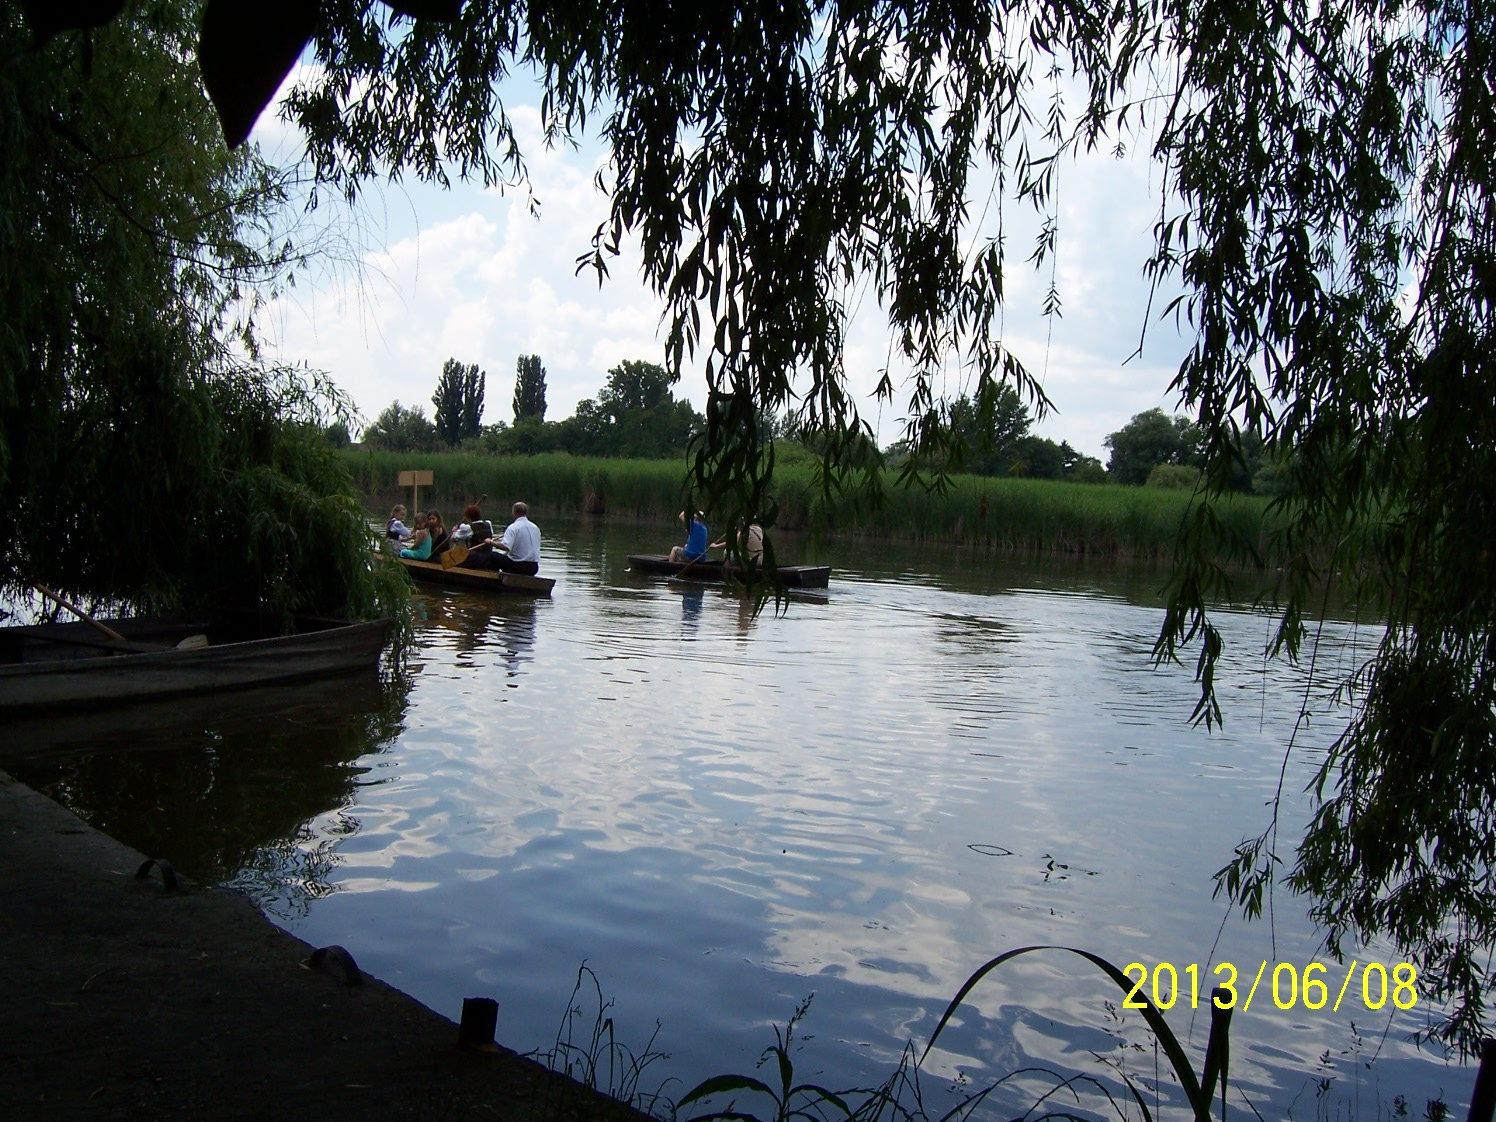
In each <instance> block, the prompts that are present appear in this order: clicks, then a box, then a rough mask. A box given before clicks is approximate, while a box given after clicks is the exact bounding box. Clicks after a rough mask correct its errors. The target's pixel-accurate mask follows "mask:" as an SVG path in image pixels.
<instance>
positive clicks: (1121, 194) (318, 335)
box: [256, 87, 1183, 459]
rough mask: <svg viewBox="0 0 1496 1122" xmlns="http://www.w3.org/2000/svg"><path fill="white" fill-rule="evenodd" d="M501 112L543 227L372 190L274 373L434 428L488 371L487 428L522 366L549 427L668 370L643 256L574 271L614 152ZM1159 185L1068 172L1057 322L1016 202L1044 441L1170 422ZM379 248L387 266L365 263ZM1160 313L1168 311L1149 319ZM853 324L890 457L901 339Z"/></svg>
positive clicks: (273, 341)
mask: <svg viewBox="0 0 1496 1122" xmlns="http://www.w3.org/2000/svg"><path fill="white" fill-rule="evenodd" d="M520 93H521V95H522V96H524V95H527V94H528V90H526V89H525V88H523V87H521V88H520ZM506 104H507V108H508V110H509V113H510V115H511V119H512V120H513V122H514V125H515V129H516V132H517V134H518V136H519V139H520V143H521V146H522V148H523V149H524V150H525V151H526V153H527V154H528V158H529V167H530V172H531V180H532V184H533V189H534V194H535V197H536V198H537V199H538V201H539V205H540V214H539V217H538V218H537V217H536V216H534V215H532V214H531V212H530V209H529V206H528V199H527V196H526V195H525V193H524V192H523V191H514V190H509V191H506V192H501V191H498V190H484V189H483V188H481V187H479V186H476V185H472V184H461V183H459V184H455V185H454V186H453V187H452V189H451V190H450V191H445V192H444V191H441V190H439V189H436V188H432V187H428V186H425V185H420V184H416V185H411V186H409V187H388V188H384V189H382V190H380V189H377V188H376V189H371V190H369V191H367V192H366V194H365V196H364V199H363V201H362V203H361V205H360V207H359V210H358V212H357V213H356V214H352V215H345V216H344V222H345V226H344V229H345V231H346V233H347V239H348V240H349V241H350V242H352V243H353V244H354V245H355V246H358V247H359V248H358V249H357V251H356V252H355V253H354V254H352V256H353V258H354V259H355V260H356V267H354V268H351V269H349V268H345V269H342V270H335V271H333V272H330V273H323V274H321V275H318V276H316V277H313V278H311V279H310V281H309V282H308V281H305V280H304V281H303V283H302V284H301V286H300V287H298V288H297V289H294V290H292V291H291V292H290V293H288V294H286V295H283V296H282V297H281V298H280V299H278V300H277V301H276V302H275V303H274V304H273V305H272V306H271V308H270V309H269V311H270V314H269V315H268V316H266V317H264V321H263V322H264V323H265V324H266V326H267V328H268V330H267V331H266V334H267V336H268V341H269V343H270V347H269V349H270V351H271V354H272V355H273V356H275V357H278V358H280V359H283V360H286V361H306V362H308V363H310V364H311V365H312V366H315V367H319V368H322V369H325V370H326V371H327V372H328V373H329V374H330V375H331V376H332V378H333V380H334V381H335V382H336V383H337V384H338V385H339V386H340V387H341V388H342V389H343V390H345V391H346V392H347V393H349V394H350V395H351V396H352V397H353V399H354V401H355V402H356V404H357V405H358V407H359V409H360V410H361V411H362V412H363V414H364V415H365V417H366V418H369V419H372V418H373V417H374V416H376V415H377V414H378V413H379V411H380V410H382V409H383V408H384V407H385V406H386V405H388V404H389V403H390V402H391V401H394V400H396V399H398V400H400V401H401V402H403V403H405V404H407V405H421V406H423V407H425V408H426V409H427V412H428V414H429V412H430V407H429V406H430V397H431V394H432V392H433V390H434V388H435V385H436V380H437V377H438V375H439V374H440V371H441V367H442V364H443V362H445V360H446V359H448V358H457V359H459V360H461V361H463V362H476V363H478V364H479V365H480V366H481V367H482V368H483V369H485V370H486V371H487V372H488V379H489V380H488V391H487V410H486V413H485V419H486V420H489V421H495V420H501V419H502V420H508V419H509V401H510V396H511V394H512V389H513V379H514V367H515V359H516V358H517V356H519V355H520V354H539V355H540V356H541V358H542V359H543V360H544V362H545V366H546V372H547V398H548V403H549V408H548V411H547V416H548V417H550V418H551V419H553V420H555V419H560V418H562V417H565V416H567V415H569V414H570V413H571V412H572V410H573V409H574V408H575V406H576V403H577V402H578V401H579V400H581V399H582V398H584V397H593V396H595V395H596V393H597V391H598V390H599V389H600V388H601V386H602V385H603V382H604V380H605V378H606V372H607V370H608V369H609V368H610V367H611V366H613V365H616V364H617V363H618V362H620V361H622V360H624V359H645V360H648V361H661V360H662V358H663V344H662V339H663V331H662V329H661V325H660V312H661V304H660V301H659V300H658V299H657V298H656V297H655V296H654V295H653V294H652V293H651V292H649V291H648V290H647V288H646V287H645V286H644V284H643V283H642V281H641V279H640V267H639V260H638V257H637V254H636V253H633V252H631V251H630V248H629V247H627V246H626V247H625V255H624V256H623V257H621V258H618V259H614V260H613V261H612V262H611V263H610V276H609V277H608V279H607V280H606V281H605V282H604V283H603V285H602V286H601V288H599V286H598V284H597V281H596V277H595V275H594V274H593V273H592V271H591V270H590V269H588V270H585V271H584V272H583V273H581V274H580V275H579V274H578V273H577V272H576V258H577V257H578V255H580V254H584V253H587V252H589V251H590V249H591V239H592V235H593V231H594V230H595V229H596V228H597V226H598V224H599V223H600V222H602V221H603V220H604V218H605V217H606V215H607V202H606V199H605V198H604V197H603V196H602V195H601V194H600V193H599V192H598V191H597V189H596V187H595V185H594V175H595V173H596V171H597V169H598V167H599V166H600V161H601V160H602V154H601V152H600V151H599V150H598V149H597V148H596V147H595V146H594V147H585V148H583V149H581V150H571V149H546V148H545V146H544V144H543V143H542V139H541V135H540V121H539V113H538V111H537V110H536V108H535V107H534V106H533V105H530V104H525V103H524V102H523V101H520V100H517V99H516V96H515V94H514V93H513V92H510V96H509V101H508V102H507V103H506ZM256 138H257V139H261V140H263V141H265V142H266V144H265V146H266V148H267V150H268V151H269V152H270V153H271V154H272V155H274V154H275V153H276V152H280V153H286V152H289V151H292V150H293V149H294V140H295V138H294V135H293V134H291V133H289V132H288V131H287V130H286V128H285V127H284V126H282V125H281V124H280V123H279V122H278V121H275V120H274V118H273V117H269V116H268V115H267V120H265V121H262V122H261V125H260V128H259V130H257V132H256ZM1152 174H1153V170H1152V168H1151V166H1150V165H1149V163H1148V161H1147V160H1146V159H1128V160H1117V159H1114V158H1113V157H1111V156H1110V155H1108V154H1090V155H1086V156H1084V157H1082V158H1080V159H1079V160H1076V161H1074V162H1071V163H1067V164H1066V166H1064V167H1063V168H1062V169H1061V178H1060V181H1059V192H1058V194H1057V196H1056V201H1057V204H1058V207H1059V216H1060V227H1059V241H1058V247H1057V253H1056V256H1055V259H1054V265H1053V270H1054V272H1053V276H1054V279H1055V283H1056V284H1057V285H1058V287H1059V290H1060V294H1061V299H1062V301H1063V307H1062V312H1061V315H1060V316H1059V317H1058V318H1056V319H1054V320H1053V322H1050V321H1047V320H1046V319H1045V318H1044V316H1043V315H1042V300H1043V297H1044V293H1045V290H1046V289H1047V287H1048V284H1049V281H1050V274H1049V269H1050V266H1048V265H1046V266H1045V271H1044V272H1043V273H1041V274H1038V275H1036V274H1035V272H1034V270H1033V267H1032V266H1031V265H1029V264H1028V263H1027V261H1026V258H1027V257H1028V255H1029V253H1030V252H1031V251H1032V238H1033V234H1034V233H1035V232H1036V231H1037V229H1038V226H1037V220H1036V219H1034V217H1033V216H1032V215H1031V214H1029V213H1028V212H1027V211H1026V210H1025V208H1023V207H1021V206H1018V205H1015V204H1012V203H1009V204H1008V205H1007V210H1006V211H1005V212H1004V213H1003V214H1002V216H1001V217H1002V219H1003V221H1004V223H1005V228H1004V234H1005V236H1006V238H1007V247H1008V255H1009V266H1008V275H1007V278H1006V291H1007V293H1008V296H1009V304H1008V307H1007V309H1006V310H1005V313H1004V316H1003V322H1002V325H1001V329H1002V331H1003V334H1004V339H1005V342H1007V344H1008V345H1009V347H1010V348H1011V349H1012V350H1013V351H1014V352H1015V353H1016V354H1018V356H1019V357H1020V359H1022V360H1023V361H1024V362H1025V364H1026V365H1028V367H1029V368H1030V370H1031V371H1033V372H1034V373H1035V374H1037V375H1039V376H1041V380H1042V381H1043V384H1044V386H1045V389H1046V391H1047V392H1048V394H1049V396H1050V397H1051V399H1052V400H1053V401H1054V403H1055V406H1056V409H1057V412H1056V413H1055V414H1052V415H1051V416H1050V417H1049V418H1048V419H1046V420H1045V421H1044V422H1043V423H1041V424H1040V425H1039V426H1038V428H1037V431H1038V432H1039V433H1041V434H1042V435H1045V436H1049V437H1051V438H1053V439H1056V440H1068V441H1069V442H1070V443H1071V444H1072V445H1074V446H1075V447H1077V448H1078V449H1080V450H1081V451H1083V452H1086V453H1088V454H1091V455H1095V456H1098V457H1101V458H1102V459H1104V458H1105V450H1104V448H1103V447H1102V441H1103V440H1104V438H1105V436H1106V434H1107V433H1109V432H1113V431H1115V430H1116V429H1118V428H1120V427H1121V426H1122V425H1123V424H1125V423H1126V422H1127V420H1128V419H1129V418H1130V417H1131V416H1132V415H1133V414H1134V413H1137V412H1140V411H1142V410H1144V409H1149V408H1152V407H1154V406H1163V407H1164V408H1165V409H1171V408H1173V407H1174V405H1175V404H1176V403H1175V401H1174V400H1173V399H1172V398H1171V397H1170V396H1169V395H1168V393H1167V386H1168V384H1169V382H1170V380H1171V378H1172V377H1173V372H1174V369H1175V368H1176V367H1177V364H1178V358H1179V355H1180V353H1181V350H1182V346H1183V344H1182V342H1181V340H1180V339H1179V338H1178V335H1177V333H1176V331H1175V329H1174V327H1173V326H1172V324H1170V325H1161V324H1158V323H1154V324H1152V325H1149V330H1148V337H1147V346H1146V347H1145V349H1144V352H1143V354H1142V356H1140V357H1133V358H1131V360H1130V361H1129V356H1132V355H1133V352H1134V351H1135V350H1136V349H1137V347H1138V344H1139V339H1140V337H1141V335H1142V332H1143V327H1144V324H1145V320H1146V318H1147V316H1148V315H1149V308H1148V289H1147V284H1146V281H1145V279H1144V277H1143V273H1142V265H1143V262H1144V260H1145V259H1146V257H1147V254H1148V250H1149V247H1150V244H1151V230H1152V225H1153V222H1154V221H1155V220H1156V217H1157V209H1158V190H1157V185H1156V184H1154V183H1152V182H1151V181H1150V176H1151V175H1152ZM996 219H997V215H996V214H995V213H992V214H989V215H988V220H987V223H986V226H987V228H986V229H984V230H983V231H981V233H983V234H991V233H995V232H996ZM379 242H384V243H385V245H384V247H382V248H370V247H371V246H372V245H374V244H376V243H379ZM856 302H857V301H856V300H855V299H854V303H856ZM1165 302H1166V299H1165V298H1158V299H1155V301H1154V304H1153V309H1152V313H1151V314H1152V315H1153V316H1154V317H1155V318H1156V317H1157V315H1158V314H1159V311H1160V310H1161V308H1162V307H1163V305H1164V303H1165ZM860 305H861V307H860V310H859V312H858V314H857V315H856V317H855V318H854V320H853V322H852V324H851V325H850V327H849V330H848V339H847V349H846V356H845V357H846V369H847V373H848V379H849V382H850V384H851V386H852V388H853V390H854V392H855V393H856V394H857V395H858V401H859V405H860V407H862V408H863V410H864V412H865V413H866V414H867V419H868V420H869V421H871V422H873V423H875V424H876V425H877V427H878V429H879V436H880V439H881V440H883V441H885V442H886V441H888V440H891V439H894V438H895V437H896V436H897V435H898V433H899V430H900V427H901V421H902V411H901V410H900V409H898V408H895V407H891V406H884V407H881V408H880V406H879V405H878V403H876V402H874V401H872V400H870V399H869V397H868V396H867V395H869V394H870V393H871V391H872V388H873V386H874V384H875V382H876V380H877V377H878V371H879V370H880V369H881V368H882V367H883V366H884V365H885V364H886V363H887V361H888V357H889V349H888V336H887V332H886V330H885V328H884V325H883V320H882V317H881V313H880V311H879V309H878V308H877V307H876V301H875V300H874V299H873V298H872V296H871V294H870V293H864V294H862V295H861V298H860ZM898 369H899V367H897V366H895V370H896V371H897V370H898ZM896 382H897V376H896ZM963 385H964V383H963V379H962V372H961V371H960V370H959V369H954V368H953V369H952V371H951V373H950V376H949V378H948V380H947V385H946V388H947V389H948V391H949V392H952V393H958V392H960V391H961V389H962V388H963ZM679 392H681V393H683V394H684V395H685V396H688V397H690V398H691V399H692V400H693V401H694V402H695V403H696V405H697V406H698V408H699V407H701V406H702V405H703V404H704V403H705V398H706V387H705V383H704V380H703V379H702V378H701V376H700V375H699V374H697V375H695V376H694V377H691V376H688V377H687V378H686V379H685V380H684V381H683V384H682V385H681V386H680V387H679Z"/></svg>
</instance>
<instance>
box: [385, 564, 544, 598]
mask: <svg viewBox="0 0 1496 1122" xmlns="http://www.w3.org/2000/svg"><path fill="white" fill-rule="evenodd" d="M400 564H402V565H404V566H405V571H406V572H407V573H409V574H410V575H411V578H412V579H413V580H416V581H419V582H420V583H421V584H437V585H442V586H443V587H446V588H465V589H468V590H471V591H477V592H504V593H518V594H519V595H521V596H549V595H550V594H551V589H552V588H554V587H556V580H555V578H554V577H527V576H525V575H524V574H523V573H506V572H503V571H502V570H500V569H464V568H462V567H461V566H459V565H454V566H453V567H452V568H450V569H444V568H442V567H441V565H440V564H439V563H438V562H435V561H415V560H412V559H411V558H409V557H402V558H400Z"/></svg>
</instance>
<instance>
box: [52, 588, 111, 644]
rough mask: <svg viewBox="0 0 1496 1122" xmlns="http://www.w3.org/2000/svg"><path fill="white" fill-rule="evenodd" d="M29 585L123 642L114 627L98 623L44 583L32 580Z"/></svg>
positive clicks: (86, 621) (109, 635)
mask: <svg viewBox="0 0 1496 1122" xmlns="http://www.w3.org/2000/svg"><path fill="white" fill-rule="evenodd" d="M31 587H32V588H34V589H36V590H37V591H38V592H40V593H41V594H42V595H43V596H45V597H46V598H47V599H48V600H51V601H52V602H53V603H54V604H57V605H59V606H61V607H64V608H66V609H67V610H68V611H70V612H72V613H73V614H74V615H75V616H77V617H78V618H79V619H81V620H83V621H84V622H85V623H88V624H91V625H92V626H94V627H96V628H97V629H98V630H99V631H101V632H103V633H104V634H105V635H107V636H108V637H109V638H111V639H113V640H114V641H115V642H116V643H123V642H124V641H125V637H124V636H123V635H121V634H120V633H119V632H118V631H116V630H115V629H114V628H112V627H109V626H108V625H106V624H102V623H100V622H99V621H98V620H96V619H94V617H93V616H91V615H89V614H88V613H87V612H85V611H84V610H83V609H82V608H80V607H78V605H77V604H74V603H73V602H72V601H70V600H64V599H63V598H62V597H61V596H59V595H57V593H55V592H53V591H52V590H51V589H50V588H48V587H47V586H46V585H44V584H37V583H36V582H35V581H32V582H31Z"/></svg>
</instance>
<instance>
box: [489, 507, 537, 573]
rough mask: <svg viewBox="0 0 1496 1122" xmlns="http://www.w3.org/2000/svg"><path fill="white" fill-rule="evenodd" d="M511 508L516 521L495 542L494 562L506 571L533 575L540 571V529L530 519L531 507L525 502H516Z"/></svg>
mask: <svg viewBox="0 0 1496 1122" xmlns="http://www.w3.org/2000/svg"><path fill="white" fill-rule="evenodd" d="M511 510H512V513H513V514H514V521H513V522H511V523H509V525H508V526H505V527H504V533H503V535H502V536H501V537H500V538H499V540H498V541H496V542H494V549H493V555H492V564H493V566H494V568H496V569H503V570H504V571H505V572H506V573H523V574H524V575H525V576H527V577H533V576H534V575H535V574H536V573H538V572H539V571H540V530H539V528H538V527H537V526H536V525H535V523H533V522H531V521H530V508H529V507H528V506H526V505H525V504H524V503H515V504H514V506H513V507H512V508H511Z"/></svg>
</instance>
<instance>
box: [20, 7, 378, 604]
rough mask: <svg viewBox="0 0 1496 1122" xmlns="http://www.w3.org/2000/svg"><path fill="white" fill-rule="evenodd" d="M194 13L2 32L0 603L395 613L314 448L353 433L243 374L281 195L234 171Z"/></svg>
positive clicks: (288, 378)
mask: <svg viewBox="0 0 1496 1122" xmlns="http://www.w3.org/2000/svg"><path fill="white" fill-rule="evenodd" d="M198 14H199V6H198V5H196V4H187V5H178V4H168V3H146V4H135V5H130V6H129V9H128V11H126V12H125V13H124V14H123V15H121V16H120V17H119V18H118V19H116V20H114V21H113V22H110V23H108V24H107V25H105V26H103V27H100V28H97V29H95V30H93V31H91V32H88V33H86V34H64V35H59V36H56V37H55V38H52V39H51V40H50V41H49V42H46V43H45V44H44V45H42V46H40V47H33V42H34V40H33V34H32V31H31V29H30V28H28V26H27V25H26V23H25V22H24V21H23V20H22V18H21V14H20V11H19V10H18V9H17V7H16V6H14V5H7V6H6V7H5V9H4V13H3V15H0V57H3V58H4V59H5V60H6V64H5V66H4V67H3V68H0V134H3V135H4V136H6V137H7V138H8V140H7V148H6V156H5V159H4V160H3V161H0V216H3V219H0V262H3V264H0V504H3V506H4V509H5V510H6V512H7V516H8V517H7V525H6V541H5V548H4V549H3V550H0V588H3V590H4V592H5V593H7V594H9V595H11V596H13V597H19V598H21V601H22V602H24V598H25V595H26V593H27V591H28V588H29V586H30V585H31V584H32V583H40V584H44V585H47V586H49V587H51V588H54V589H57V590H60V591H62V592H64V593H65V594H68V595H69V596H71V597H72V598H73V599H75V600H79V601H84V602H88V603H92V604H97V605H107V606H109V607H110V608H111V609H113V610H120V609H122V610H125V611H136V612H149V611H155V610H162V609H196V608H211V607H221V606H224V605H234V606H240V607H254V608H262V609H269V610H271V611H273V612H276V613H279V614H282V615H283V616H285V617H287V618H289V617H290V616H292V615H294V614H296V613H303V612H304V613H315V614H322V615H338V616H345V617H351V618H367V617H370V616H374V615H384V614H397V615H398V614H401V613H402V612H403V611H404V607H403V605H404V603H405V601H406V599H407V596H406V595H405V587H406V586H405V583H404V581H403V579H402V575H401V574H399V573H396V572H375V571H372V570H371V567H370V565H369V563H368V556H369V554H368V538H367V532H366V529H365V525H364V522H363V519H362V514H361V511H360V509H359V507H358V505H357V503H356V502H355V501H354V498H353V496H352V493H351V490H350V480H349V476H348V474H347V472H346V470H345V468H344V466H343V464H342V463H341V461H339V459H338V458H337V456H336V455H335V454H334V452H333V450H332V449H331V448H330V447H329V444H328V442H327V440H326V439H325V438H324V435H323V434H324V430H325V427H326V424H327V422H328V421H329V419H332V418H334V417H336V416H338V415H339V414H341V415H343V416H344V417H346V416H347V414H348V413H349V412H350V411H349V410H348V409H347V407H346V406H345V405H344V404H343V403H342V402H341V401H340V399H339V398H338V396H337V395H336V393H335V392H334V391H333V390H332V388H331V386H330V384H329V383H328V382H326V380H325V379H322V378H320V377H318V376H316V375H313V374H311V373H309V372H306V371H301V370H295V369H288V368H271V367H269V366H267V365H264V364H262V363H259V362H257V361H255V358H254V345H253V340H254V332H253V326H252V324H251V323H249V322H246V321H244V320H242V319H236V318H235V317H236V314H237V312H240V311H242V310H243V309H244V307H245V305H243V304H241V303H240V301H241V299H242V298H244V297H246V296H247V295H248V293H250V292H251V291H253V290H255V289H256V288H257V286H260V285H268V284H274V283H275V281H276V280H277V279H278V278H281V277H283V276H285V275H286V273H287V271H288V270H291V269H294V268H295V267H296V266H297V265H298V263H299V262H300V258H299V256H298V254H297V252H296V250H295V249H294V248H293V247H292V246H291V244H290V243H289V242H287V241H283V240H280V239H278V238H277V237H276V236H275V227H274V216H275V215H276V214H277V213H278V208H279V207H280V206H282V205H283V204H284V202H285V201H286V198H287V180H286V177H285V176H283V175H282V174H281V173H280V172H279V171H278V170H277V169H275V168H272V167H270V166H269V165H268V164H266V163H265V162H264V161H263V160H261V159H260V158H259V156H258V155H257V154H256V153H254V152H252V151H240V152H237V153H234V152H229V151H227V150H226V149H225V148H224V146H223V143H222V140H221V138H220V137H219V135H218V126H217V123H216V121H215V120H214V116H213V111H212V107H211V105H210V104H209V102H208V98H207V96H206V95H205V94H204V92H203V89H202V85H201V81H200V79H199V76H198V73H197V69H196V66H195V64H194V63H193V61H192V49H193V46H194V44H195V43H196V41H197V35H198Z"/></svg>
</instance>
